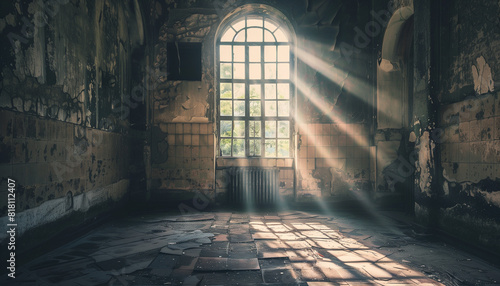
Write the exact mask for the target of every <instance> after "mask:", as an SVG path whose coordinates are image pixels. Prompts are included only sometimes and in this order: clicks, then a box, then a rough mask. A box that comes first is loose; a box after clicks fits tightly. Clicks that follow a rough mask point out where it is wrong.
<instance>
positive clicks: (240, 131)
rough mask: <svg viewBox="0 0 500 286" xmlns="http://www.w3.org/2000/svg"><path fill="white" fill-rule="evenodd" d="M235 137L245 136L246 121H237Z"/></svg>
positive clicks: (234, 131)
mask: <svg viewBox="0 0 500 286" xmlns="http://www.w3.org/2000/svg"><path fill="white" fill-rule="evenodd" d="M233 137H245V121H235V122H234V130H233Z"/></svg>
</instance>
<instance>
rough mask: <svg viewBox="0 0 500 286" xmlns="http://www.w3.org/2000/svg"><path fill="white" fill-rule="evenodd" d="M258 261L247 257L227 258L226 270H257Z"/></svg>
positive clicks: (258, 267)
mask: <svg viewBox="0 0 500 286" xmlns="http://www.w3.org/2000/svg"><path fill="white" fill-rule="evenodd" d="M259 269H260V266H259V261H258V259H257V258H249V259H235V258H228V259H227V270H231V271H241V270H259Z"/></svg>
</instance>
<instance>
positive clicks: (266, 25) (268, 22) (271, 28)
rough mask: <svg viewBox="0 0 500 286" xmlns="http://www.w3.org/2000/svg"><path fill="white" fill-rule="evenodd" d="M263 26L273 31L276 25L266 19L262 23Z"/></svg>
mask: <svg viewBox="0 0 500 286" xmlns="http://www.w3.org/2000/svg"><path fill="white" fill-rule="evenodd" d="M264 28H266V29H269V31H271V32H274V31H275V30H276V29H277V28H278V26H276V25H275V24H274V23H273V22H271V21H269V20H266V21H265V23H264Z"/></svg>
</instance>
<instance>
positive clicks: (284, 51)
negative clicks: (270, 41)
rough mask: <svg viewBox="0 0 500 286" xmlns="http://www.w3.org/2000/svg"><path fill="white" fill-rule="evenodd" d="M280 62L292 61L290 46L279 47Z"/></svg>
mask: <svg viewBox="0 0 500 286" xmlns="http://www.w3.org/2000/svg"><path fill="white" fill-rule="evenodd" d="M278 61H279V62H289V61H290V47H289V46H278Z"/></svg>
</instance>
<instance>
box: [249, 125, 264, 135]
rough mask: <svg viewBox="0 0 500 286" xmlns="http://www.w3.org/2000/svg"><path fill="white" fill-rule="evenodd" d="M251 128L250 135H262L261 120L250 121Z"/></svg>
mask: <svg viewBox="0 0 500 286" xmlns="http://www.w3.org/2000/svg"><path fill="white" fill-rule="evenodd" d="M249 126H250V127H249V128H250V130H249V131H250V134H249V136H250V137H261V136H262V134H261V133H260V121H250V123H249Z"/></svg>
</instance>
